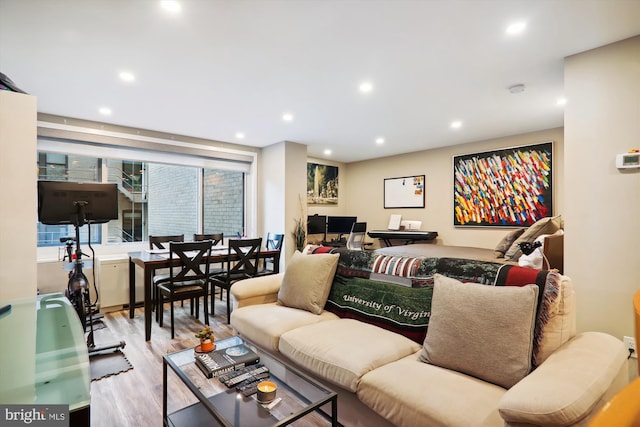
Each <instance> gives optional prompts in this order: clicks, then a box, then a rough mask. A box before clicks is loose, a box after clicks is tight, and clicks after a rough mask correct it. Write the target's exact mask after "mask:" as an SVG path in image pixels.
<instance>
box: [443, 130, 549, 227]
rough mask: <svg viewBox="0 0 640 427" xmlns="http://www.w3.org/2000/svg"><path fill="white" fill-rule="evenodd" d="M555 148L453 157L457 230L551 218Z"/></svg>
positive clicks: (530, 147)
mask: <svg viewBox="0 0 640 427" xmlns="http://www.w3.org/2000/svg"><path fill="white" fill-rule="evenodd" d="M552 157H553V143H552V142H545V143H542V144H536V145H528V146H523V147H515V148H507V149H503V150H496V151H491V152H486V153H477V154H468V155H464V156H455V157H454V158H453V180H454V182H453V198H454V200H453V209H454V225H456V226H511V227H513V226H528V225H531V224H533V223H534V222H536V221H538V220H539V219H540V218H544V217H547V216H552V214H553V205H552V197H551V196H552V185H551V184H552V179H551V178H552V164H553V163H552Z"/></svg>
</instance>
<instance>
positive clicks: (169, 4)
mask: <svg viewBox="0 0 640 427" xmlns="http://www.w3.org/2000/svg"><path fill="white" fill-rule="evenodd" d="M160 7H161V8H163V9H164V10H166V11H167V12H171V13H178V12H180V11H181V10H182V5H180V3H178V2H177V1H175V0H162V1H161V2H160Z"/></svg>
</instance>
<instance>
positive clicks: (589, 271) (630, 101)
mask: <svg viewBox="0 0 640 427" xmlns="http://www.w3.org/2000/svg"><path fill="white" fill-rule="evenodd" d="M564 77H565V95H566V96H567V99H568V103H567V105H566V108H565V156H566V158H567V159H569V160H568V161H567V162H566V167H565V193H566V197H565V204H566V217H565V219H566V232H567V234H566V238H565V264H564V265H565V271H566V273H567V274H568V275H569V276H571V277H572V278H573V280H574V283H575V284H576V289H577V298H578V329H579V330H598V331H603V332H608V333H611V334H612V335H615V336H617V337H619V338H622V336H624V335H628V336H632V335H633V332H634V331H633V320H632V319H633V317H632V303H631V299H632V296H633V294H634V292H636V291H637V290H638V289H640V227H638V219H640V170H634V171H629V172H627V173H624V172H621V171H619V170H617V169H616V167H615V156H616V154H619V153H624V152H627V151H628V150H629V149H631V148H634V147H635V148H640V36H637V37H634V38H631V39H628V40H625V41H621V42H618V43H614V44H611V45H608V46H604V47H601V48H598V49H594V50H591V51H588V52H584V53H581V54H578V55H574V56H571V57H569V58H567V59H566V61H565V75H564Z"/></svg>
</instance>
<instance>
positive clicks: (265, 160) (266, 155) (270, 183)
mask: <svg viewBox="0 0 640 427" xmlns="http://www.w3.org/2000/svg"><path fill="white" fill-rule="evenodd" d="M306 158H307V146H306V145H303V144H298V143H295V142H290V141H284V142H279V143H277V144H273V145H269V146H267V147H264V148H263V149H262V151H261V154H260V160H259V172H258V175H259V178H260V179H259V184H258V188H259V191H258V217H259V218H260V220H261V224H260V225H259V229H260V231H261V233H262V236H265V237H266V235H267V232H272V233H284V235H285V238H284V242H283V246H282V254H283V256H282V257H281V259H280V268H281V270H282V271H283V269H284V265H285V263H286V260H288V259H289V258H290V257H291V255H292V254H293V252H294V251H295V249H296V247H295V242H294V240H293V238H292V237H291V233H292V231H293V229H294V226H295V222H294V219H296V218H300V217H301V216H302V217H304V218H306V206H305V205H304V204H302V205H301V204H300V202H299V200H300V198H301V197H302V201H303V202H304V196H305V194H306V188H307V187H306V185H307V181H306V177H307V164H306Z"/></svg>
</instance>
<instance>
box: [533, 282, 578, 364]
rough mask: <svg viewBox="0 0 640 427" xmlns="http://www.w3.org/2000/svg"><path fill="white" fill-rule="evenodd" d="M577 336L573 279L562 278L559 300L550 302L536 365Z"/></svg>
mask: <svg viewBox="0 0 640 427" xmlns="http://www.w3.org/2000/svg"><path fill="white" fill-rule="evenodd" d="M575 335H576V293H575V291H574V290H573V284H572V283H571V279H570V278H568V277H567V276H560V287H559V292H558V298H556V299H555V300H553V301H551V302H550V307H549V314H548V320H547V323H546V324H545V325H544V328H543V329H542V334H541V341H540V345H539V347H538V352H537V354H536V357H535V362H536V365H538V366H539V365H540V364H541V363H543V362H544V361H545V360H546V359H547V358H548V357H549V356H550V355H551V353H553V352H554V351H556V350H557V349H558V348H559V347H560V346H561V345H562V344H564V343H566V342H567V341H569V340H570V339H571V338H573V337H574V336H575Z"/></svg>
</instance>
